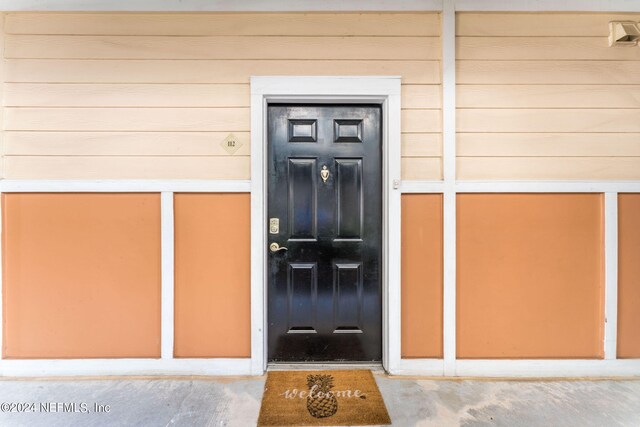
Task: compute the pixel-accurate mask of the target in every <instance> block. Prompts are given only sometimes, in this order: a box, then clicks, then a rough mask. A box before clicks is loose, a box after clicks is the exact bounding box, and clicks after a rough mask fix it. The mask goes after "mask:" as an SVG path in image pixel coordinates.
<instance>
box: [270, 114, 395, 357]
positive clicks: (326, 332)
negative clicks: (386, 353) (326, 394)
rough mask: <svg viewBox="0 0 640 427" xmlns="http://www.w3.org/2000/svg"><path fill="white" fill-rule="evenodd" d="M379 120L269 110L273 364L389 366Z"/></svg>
mask: <svg viewBox="0 0 640 427" xmlns="http://www.w3.org/2000/svg"><path fill="white" fill-rule="evenodd" d="M381 114H382V111H381V108H380V107H379V106H372V105H331V106H328V105H326V106H319V105H315V106H305V105H270V106H269V107H268V146H269V156H268V163H269V165H268V170H269V176H268V193H269V196H268V216H269V230H267V233H268V244H269V245H270V248H268V249H267V250H268V269H269V272H268V280H269V285H268V323H269V329H268V337H269V356H268V358H269V360H270V361H282V362H294V361H295V362H303V361H335V362H340V361H379V360H381V358H382V346H381V342H382V314H381V313H382V310H381V301H382V291H381V278H382V272H381V248H382V178H381V172H382V171H381V165H382V161H381V138H382V133H381V132H382V129H381V123H382V122H381ZM284 248H286V249H284Z"/></svg>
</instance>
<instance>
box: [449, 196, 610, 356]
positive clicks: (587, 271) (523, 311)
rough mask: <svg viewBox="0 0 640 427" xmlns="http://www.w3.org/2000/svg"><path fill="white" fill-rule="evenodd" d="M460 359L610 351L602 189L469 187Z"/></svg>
mask: <svg viewBox="0 0 640 427" xmlns="http://www.w3.org/2000/svg"><path fill="white" fill-rule="evenodd" d="M457 218H458V226H457V238H458V240H457V253H458V258H457V280H458V283H457V352H458V357H460V358H601V357H602V356H603V349H602V347H603V346H602V341H603V324H604V315H603V300H604V277H603V262H604V255H603V252H604V248H603V239H604V237H603V197H602V195H600V194H462V195H459V196H458V200H457Z"/></svg>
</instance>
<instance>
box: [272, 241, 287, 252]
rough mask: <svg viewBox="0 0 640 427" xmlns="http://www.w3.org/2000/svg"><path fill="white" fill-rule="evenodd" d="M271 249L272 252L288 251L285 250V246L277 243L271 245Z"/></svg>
mask: <svg viewBox="0 0 640 427" xmlns="http://www.w3.org/2000/svg"><path fill="white" fill-rule="evenodd" d="M269 249H270V250H271V252H278V251H287V250H288V249H287V248H285V247H284V246H282V247H281V246H280V245H279V244H277V243H276V242H273V243H272V244H270V245H269Z"/></svg>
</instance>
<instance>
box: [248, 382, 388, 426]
mask: <svg viewBox="0 0 640 427" xmlns="http://www.w3.org/2000/svg"><path fill="white" fill-rule="evenodd" d="M385 424H391V419H390V418H389V414H388V413H387V408H386V406H385V405H384V400H382V395H381V394H380V390H378V386H377V384H376V381H375V379H374V378H373V374H372V373H371V371H367V370H353V371H276V372H269V373H268V374H267V383H266V384H265V388H264V396H263V397H262V406H261V407H260V417H259V418H258V426H365V425H385Z"/></svg>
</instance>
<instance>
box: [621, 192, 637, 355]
mask: <svg viewBox="0 0 640 427" xmlns="http://www.w3.org/2000/svg"><path fill="white" fill-rule="evenodd" d="M618 221H619V222H618V262H619V265H618V357H620V358H640V194H620V195H619V198H618Z"/></svg>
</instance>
